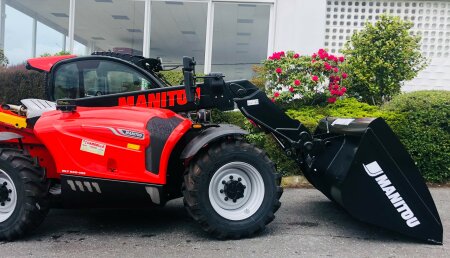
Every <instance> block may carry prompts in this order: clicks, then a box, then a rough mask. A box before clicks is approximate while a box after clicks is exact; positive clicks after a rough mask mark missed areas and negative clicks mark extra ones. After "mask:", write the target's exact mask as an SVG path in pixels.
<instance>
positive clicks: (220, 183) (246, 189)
mask: <svg viewBox="0 0 450 258" xmlns="http://www.w3.org/2000/svg"><path fill="white" fill-rule="evenodd" d="M279 184H280V176H279V174H277V173H276V171H275V167H274V164H273V162H272V161H270V159H269V158H268V157H267V155H266V154H265V153H264V152H263V151H262V150H260V149H258V148H256V147H255V146H253V145H251V144H248V143H245V142H242V141H238V140H233V141H224V142H221V143H218V144H215V145H212V146H211V147H209V148H208V149H207V150H205V151H204V152H203V153H200V154H199V156H198V157H197V158H196V160H195V161H193V162H191V164H190V167H189V171H188V172H187V173H186V175H185V182H184V191H183V194H184V198H185V202H184V203H185V206H186V209H187V210H188V212H189V214H191V216H192V217H193V218H194V219H195V220H196V221H197V222H199V223H200V225H202V227H203V229H204V230H205V231H207V232H209V233H211V234H213V235H214V236H216V237H218V238H229V237H231V238H241V237H247V236H250V235H252V234H254V233H255V232H258V231H260V230H262V229H263V228H264V227H265V225H266V224H268V223H269V222H271V221H272V220H273V218H274V213H275V212H276V211H277V210H278V208H279V207H280V202H279V198H280V196H281V194H282V188H281V187H280V186H279Z"/></svg>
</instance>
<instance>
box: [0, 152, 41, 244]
mask: <svg viewBox="0 0 450 258" xmlns="http://www.w3.org/2000/svg"><path fill="white" fill-rule="evenodd" d="M33 163H34V162H33V160H32V159H31V157H29V156H27V155H25V154H24V153H22V151H20V150H17V149H4V148H1V149H0V240H12V239H15V238H18V237H20V236H22V235H24V234H25V233H27V232H28V231H31V230H33V229H34V228H36V227H37V226H39V225H40V224H41V222H42V221H43V220H44V218H45V215H47V212H48V206H49V205H48V198H47V190H48V189H47V184H46V183H45V182H46V180H45V178H44V174H43V170H42V169H41V168H39V167H38V166H36V165H34V164H33Z"/></svg>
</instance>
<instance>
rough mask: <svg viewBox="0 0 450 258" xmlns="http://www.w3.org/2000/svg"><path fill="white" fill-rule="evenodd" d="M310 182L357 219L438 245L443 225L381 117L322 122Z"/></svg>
mask: <svg viewBox="0 0 450 258" xmlns="http://www.w3.org/2000/svg"><path fill="white" fill-rule="evenodd" d="M314 137H315V138H319V139H322V140H323V142H324V143H325V144H323V145H322V146H323V147H321V149H319V150H316V151H317V152H316V153H317V155H316V157H315V159H313V160H310V162H309V166H308V167H309V169H304V170H305V171H304V173H305V176H306V177H307V178H308V180H309V181H310V182H311V183H312V184H313V185H314V186H315V187H316V188H317V189H319V190H320V191H321V192H322V193H324V194H325V195H326V196H327V197H328V198H330V199H331V200H333V201H335V202H337V203H339V204H340V205H341V206H342V207H343V208H344V209H345V210H346V211H347V212H349V213H350V214H351V215H352V216H354V217H355V218H357V219H359V220H361V221H364V222H368V223H371V224H374V225H378V226H381V227H384V228H387V229H390V230H393V231H397V232H399V233H402V234H404V235H408V236H411V237H413V238H416V239H420V240H424V241H428V242H430V243H435V244H442V231H443V229H442V223H441V220H440V218H439V214H438V212H437V210H436V206H435V204H434V201H433V199H432V197H431V194H430V192H429V191H428V188H427V186H426V184H425V182H424V180H423V178H422V176H421V175H420V173H419V170H418V168H417V167H416V166H415V165H414V162H413V160H412V159H411V157H410V156H409V154H408V152H407V151H406V149H405V148H404V147H403V145H402V144H401V143H400V141H399V140H398V138H397V137H396V136H395V134H394V133H393V132H392V130H391V129H390V128H389V126H388V125H387V124H386V122H385V121H384V120H383V119H381V118H377V119H374V118H363V119H339V118H337V119H336V118H327V119H323V120H322V121H321V122H320V124H319V126H318V128H317V129H316V132H315V136H314Z"/></svg>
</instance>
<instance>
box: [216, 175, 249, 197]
mask: <svg viewBox="0 0 450 258" xmlns="http://www.w3.org/2000/svg"><path fill="white" fill-rule="evenodd" d="M241 181H242V179H241V178H240V177H239V178H238V180H233V176H230V180H228V182H225V181H222V184H223V185H224V188H223V193H224V194H225V201H228V200H232V201H233V202H236V200H238V199H240V198H243V197H244V191H245V188H246V186H245V185H243V184H242V183H241ZM221 192H222V191H221Z"/></svg>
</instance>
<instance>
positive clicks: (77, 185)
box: [67, 180, 102, 194]
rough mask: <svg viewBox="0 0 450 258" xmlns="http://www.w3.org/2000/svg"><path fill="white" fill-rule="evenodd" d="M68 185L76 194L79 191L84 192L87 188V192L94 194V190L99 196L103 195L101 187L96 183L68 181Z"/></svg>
mask: <svg viewBox="0 0 450 258" xmlns="http://www.w3.org/2000/svg"><path fill="white" fill-rule="evenodd" d="M67 184H68V185H69V186H70V189H72V191H74V192H76V191H78V190H80V191H82V192H84V189H85V188H84V187H86V189H87V191H89V192H90V193H93V192H94V190H95V192H97V193H99V194H101V193H102V190H101V189H100V186H99V185H98V183H96V182H88V181H72V180H67Z"/></svg>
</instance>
